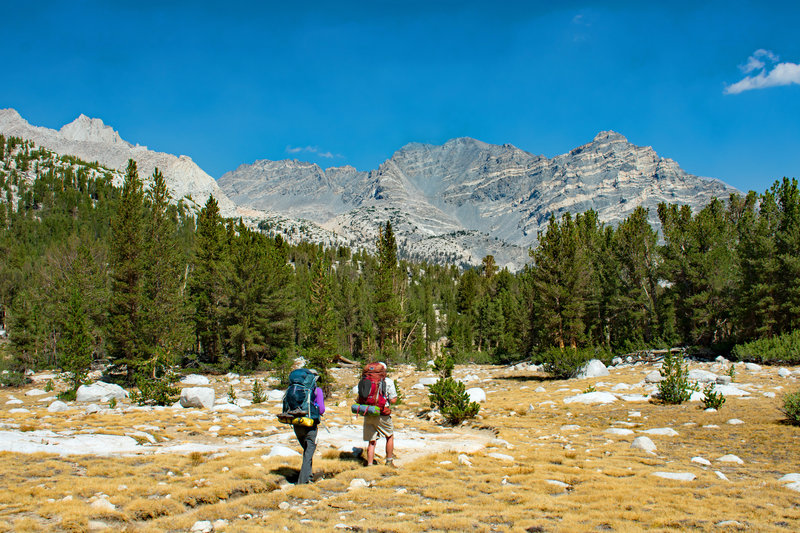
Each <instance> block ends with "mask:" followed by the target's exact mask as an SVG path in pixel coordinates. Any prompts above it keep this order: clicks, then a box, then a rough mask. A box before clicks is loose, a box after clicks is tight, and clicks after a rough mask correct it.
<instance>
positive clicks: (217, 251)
mask: <svg viewBox="0 0 800 533" xmlns="http://www.w3.org/2000/svg"><path fill="white" fill-rule="evenodd" d="M226 241H227V236H226V232H225V226H224V224H223V219H222V216H221V215H220V212H219V205H218V204H217V201H216V199H215V198H214V196H213V195H211V196H209V197H208V200H207V201H206V204H205V206H204V207H203V209H202V210H201V211H200V214H199V216H198V218H197V234H196V239H195V247H194V268H193V271H192V277H191V280H190V283H189V294H190V296H191V299H192V302H193V304H194V327H195V335H196V338H197V341H198V344H199V351H200V352H201V353H202V354H203V356H204V358H205V360H206V361H208V362H209V363H211V364H216V363H217V362H218V360H219V357H220V355H221V354H222V352H223V344H222V341H223V338H224V337H225V334H226V333H225V326H224V322H223V312H224V310H223V308H224V306H225V305H226V302H225V287H224V284H225V279H226V277H227V276H228V270H229V261H228V250H227V243H226Z"/></svg>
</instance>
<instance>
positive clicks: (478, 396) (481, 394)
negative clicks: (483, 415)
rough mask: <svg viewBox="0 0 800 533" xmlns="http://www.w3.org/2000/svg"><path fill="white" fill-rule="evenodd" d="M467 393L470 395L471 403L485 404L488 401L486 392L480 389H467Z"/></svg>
mask: <svg viewBox="0 0 800 533" xmlns="http://www.w3.org/2000/svg"><path fill="white" fill-rule="evenodd" d="M466 392H467V394H468V395H469V401H471V402H477V403H483V402H485V401H486V392H485V391H484V390H483V389H481V388H480V387H473V388H471V389H467V391H466Z"/></svg>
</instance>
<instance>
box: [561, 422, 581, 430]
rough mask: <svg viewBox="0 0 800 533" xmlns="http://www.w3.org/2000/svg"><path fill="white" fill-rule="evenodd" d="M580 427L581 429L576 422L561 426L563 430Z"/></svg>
mask: <svg viewBox="0 0 800 533" xmlns="http://www.w3.org/2000/svg"><path fill="white" fill-rule="evenodd" d="M578 429H581V427H580V426H578V425H576V424H567V425H565V426H561V431H575V430H578Z"/></svg>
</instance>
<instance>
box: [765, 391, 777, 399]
mask: <svg viewBox="0 0 800 533" xmlns="http://www.w3.org/2000/svg"><path fill="white" fill-rule="evenodd" d="M764 397H765V398H774V397H775V393H774V392H765V393H764Z"/></svg>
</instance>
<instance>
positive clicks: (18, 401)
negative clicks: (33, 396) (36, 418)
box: [6, 398, 25, 405]
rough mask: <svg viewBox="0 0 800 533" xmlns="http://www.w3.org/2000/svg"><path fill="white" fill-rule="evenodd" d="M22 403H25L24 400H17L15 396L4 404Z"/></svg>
mask: <svg viewBox="0 0 800 533" xmlns="http://www.w3.org/2000/svg"><path fill="white" fill-rule="evenodd" d="M22 403H25V402H23V401H22V400H18V399H16V398H11V399H10V400H8V401H7V402H6V405H19V404H22Z"/></svg>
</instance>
